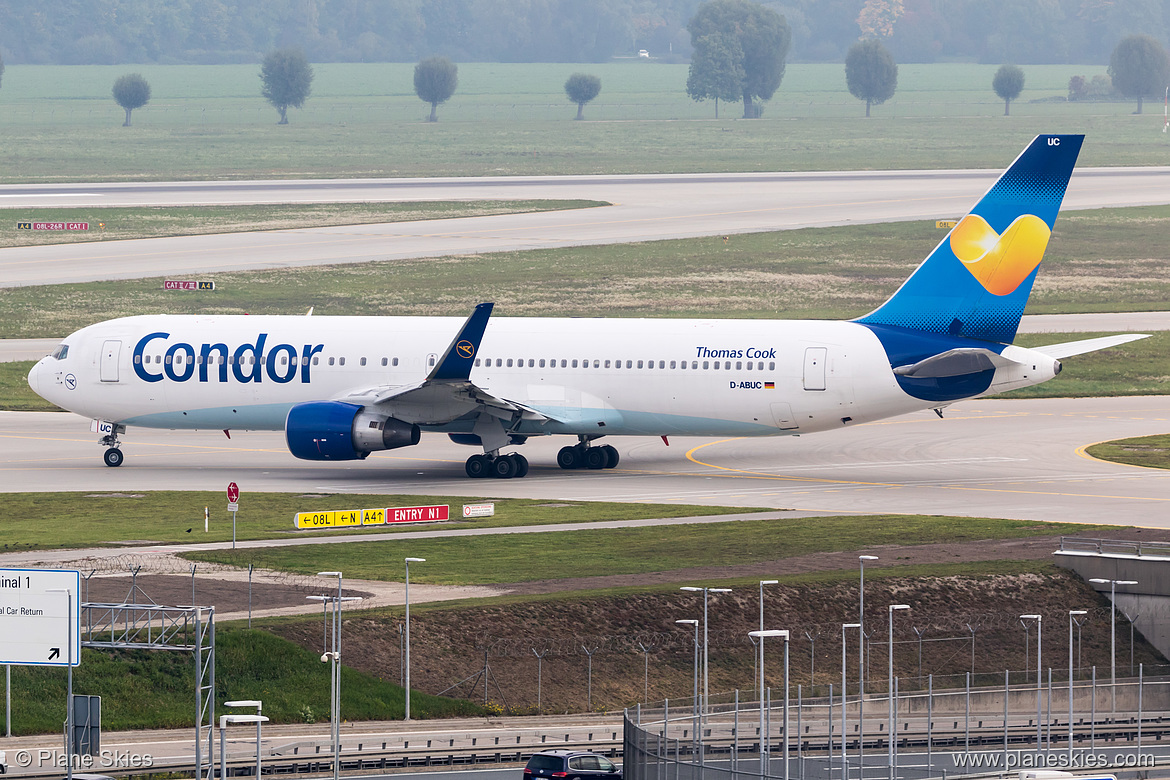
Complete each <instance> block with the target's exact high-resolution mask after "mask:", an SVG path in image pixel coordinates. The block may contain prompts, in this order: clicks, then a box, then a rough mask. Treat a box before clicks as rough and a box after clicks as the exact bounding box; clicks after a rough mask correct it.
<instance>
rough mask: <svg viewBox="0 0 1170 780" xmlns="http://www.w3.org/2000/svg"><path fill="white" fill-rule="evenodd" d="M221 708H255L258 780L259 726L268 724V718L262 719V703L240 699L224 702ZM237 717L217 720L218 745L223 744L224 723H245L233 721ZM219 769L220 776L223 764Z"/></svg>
mask: <svg viewBox="0 0 1170 780" xmlns="http://www.w3.org/2000/svg"><path fill="white" fill-rule="evenodd" d="M223 706H225V707H255V708H256V715H255V716H253V717H255V719H256V780H260V724H261V723H267V722H268V718H265V717H264V702H262V701H260V700H258V699H242V700H240V701H225V702H224V703H223ZM239 717H241V716H239V715H224V716H223V717H221V718H220V719H219V740H220V744H223V736H224V735H223V727H224V724H225V723H246V722H247V721H241V720H235V719H236V718H239ZM225 718H228V719H229V720H224V719H225ZM221 755H222V752H221ZM219 769H220V773H221V776H222V773H223V763H222V762H221V763H220V767H219Z"/></svg>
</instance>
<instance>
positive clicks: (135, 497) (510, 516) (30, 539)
mask: <svg viewBox="0 0 1170 780" xmlns="http://www.w3.org/2000/svg"><path fill="white" fill-rule="evenodd" d="M243 489H244V494H243V496H242V497H241V499H240V511H239V515H238V517H237V523H236V533H237V538H238V539H239V540H241V541H243V540H248V539H281V538H287V537H288V536H293V535H303V536H338V535H346V534H360V533H391V534H393V533H400V532H403V531H417V530H419V528H420V526H418V525H407V526H390V527H386V526H381V527H379V526H367V527H365V528H364V529H363V528H357V529H353V530H348V529H344V530H343V529H339V530H336V531H297V530H294V529H293V515H294V514H295V513H297V512H313V511H324V510H332V509H370V508H375V507H407V506H429V505H433V504H448V505H450V506H451V516H452V517H454V518H460V517H461V514H462V505H463V504H473V503H478V502H481V501H494V502H495V504H496V515H495V517H488V518H483V519H478V520H470V521H463V520H462V519H459V520H455V521H453V522H449V523H442V524H432V525H428V526H422V527H426V528H433V527H439V528H505V527H509V526H517V525H552V524H557V523H589V522H599V521H603V520H640V519H646V518H659V517H702V516H712V515H723V514H738V513H743V512H762V511H767V510H763V509H758V508H749V509H744V508H736V507H710V506H692V505H686V504H681V505H675V504H669V505H667V504H616V503H602V502H591V501H556V502H548V501H536V500H531V499H517V498H491V497H490V496H482V497H463V496H458V497H453V496H413V495H357V494H329V495H322V494H297V493H250V492H248V491H247V485H246V484H245V485H243ZM4 507H5V513H6V515H7V516H8V518H9V519H7V520H5V523H4V539H3V548H2V549H4V550H37V549H53V548H76V547H103V546H109V545H111V544H115V543H118V542H134V543H139V542H140V543H145V544H150V543H154V542H158V543H167V544H174V543H182V542H200V543H203V542H225V541H231V538H232V520H231V515H229V514H228V512H227V498H226V497H225V495H224V494H223V493H222V492H207V491H191V492H185V491H177V490H176V491H143V492H141V493H7V494H5V495H4ZM204 507H208V508H209V513H210V524H209V526H210V532H209V533H204V532H203V510H204Z"/></svg>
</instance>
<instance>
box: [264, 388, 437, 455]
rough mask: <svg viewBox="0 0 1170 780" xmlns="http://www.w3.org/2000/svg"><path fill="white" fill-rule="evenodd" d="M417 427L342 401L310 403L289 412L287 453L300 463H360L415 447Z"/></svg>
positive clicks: (287, 419) (286, 428)
mask: <svg viewBox="0 0 1170 780" xmlns="http://www.w3.org/2000/svg"><path fill="white" fill-rule="evenodd" d="M419 435H420V433H419V428H418V426H417V425H413V424H411V423H406V422H403V421H402V420H397V419H395V418H393V417H389V416H387V415H385V414H378V413H377V412H374V411H371V410H369V409H367V408H366V407H364V406H358V405H357V404H349V403H344V402H342V401H313V402H310V403H304V404H297V405H296V406H294V407H293V408H292V409H289V412H288V417H287V418H286V419H285V422H284V438H285V441H286V442H287V443H288V450H289V452H291V453H292V454H293V455H295V456H296V457H298V458H300V459H302V460H361V459H362V458H365V457H366V456H368V455H369V454H370V453H371V452H374V451H376V450H393V449H397V448H398V447H409V446H411V445H413V444H418V440H419Z"/></svg>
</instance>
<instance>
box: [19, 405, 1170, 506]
mask: <svg viewBox="0 0 1170 780" xmlns="http://www.w3.org/2000/svg"><path fill="white" fill-rule="evenodd" d="M1168 430H1170V398H1168V397H1165V396H1157V397H1152V396H1146V397H1131V398H1105V399H1040V400H1016V401H1004V400H992V399H988V400H974V401H968V402H962V403H958V404H955V405H954V406H951V407H949V408H948V409H947V411H946V419H943V420H939V419H938V418H937V417H935V415H934V414H932V413H928V412H924V413H920V414H915V415H909V416H906V417H902V418H896V419H893V420H888V421H884V422H879V423H872V424H868V425H862V426H858V427H856V428H850V429H844V430H840V431H834V432H829V433H822V434H816V435H811V436H801V437H791V438H769V439H731V440H708V439H683V438H678V439H671V440H670V446H669V447H667V446H664V445H663V443H662V441H661V440H659V439H628V440H627V439H622V438H620V437H616V438H613V439H611V440H607V441H608V442H609V443H612V444H613V445H614V446H616V447H617V448H618V449H619V451H620V452H621V458H622V461H621V465H619V467H618V468H617V469H615V470H613V471H596V472H591V471H572V472H568V471H563V470H561V469H559V468H557V467H556V466H555V461H554V458H555V454H556V450H557V449H558V448H559V447H561V446H563V445H564V444H566V443H569V440H568V439H567V438H564V437H558V438H555V439H554V438H550V439H532V440H530V441H529V443H528V444H526V445H525V446H524V447H523V449H522V451H523V452H524V454H525V455H526V456H527V457H528V458H529V460H530V461H531V462H532V471H531V472H530V474H529V476H528V477H526V478H524V479H512V480H506V481H496V480H470V479H467V478H466V477H465V475H464V473H463V461H464V459H465V458H466V457H467V456H468V455H470V454H471V453H472V452H473V450H472V449H470V448H465V447H459V446H457V445H454V444H452V443H450V442H449V441H448V440H447V438H446V437H445V436H439V435H435V434H426V435H424V437H423V441H422V443H421V444H420V445H418V446H417V447H412V448H407V449H402V450H395V451H391V452H384V453H375V454H374V455H372V456H371V457H370V458H369V459H367V460H365V461H361V462H354V463H347V464H318V463H310V462H305V461H298V460H296V459H294V458H293V457H292V456H291V455H289V454H288V452H287V451H286V449H285V447H284V442H283V436H282V435H281V434H280V433H273V432H259V433H246V432H233V434H232V438H231V439H230V440H229V439H227V438H225V437H224V435H223V433H222V432H219V431H204V432H170V431H151V430H144V429H131V430H130V432H129V433H128V434H126V435H125V436H124V437H123V441H124V445H123V449H124V451H125V452H126V455H127V459H126V464H125V465H124V466H122V467H120V468H117V469H111V468H107V467H105V466H103V465H102V463H101V448H100V447H98V446H96V445H97V441H96V435H93V434H90V433H89V424H88V421H86V420H84V419H82V418H80V417H77V416H74V415H70V414H50V413H31V412H8V413H3V414H0V438H3V439H4V440H5V441H6V443H7V446H6V447H5V448H4V454H3V455H2V456H0V474H2V475H3V477H2V484H3V485H4V488H3V489H4V490H5V491H8V492H11V491H16V490H21V491H47V492H50V491H60V490H73V491H133V490H143V489H147V488H149V489H152V490H168V489H172V490H221V489H222V488H223V486H224V485H226V484H227V483H228V482H229V481H236V482H238V483H239V485H240V487H241V490H242V491H244V493H245V495H246V493H247V492H251V491H290V492H314V493H320V492H328V493H387V494H430V495H436V494H437V495H451V496H456V497H459V496H465V497H482V496H494V497H516V498H534V499H548V500H550V501H558V500H600V501H632V502H659V503H693V504H705V505H721V506H752V507H770V508H777V509H779V508H785V509H793V510H799V511H808V512H824V513H865V514H870V513H913V514H944V515H955V514H957V515H966V516H990V517H1007V518H1019V519H1027V520H1044V521H1069V522H1079V523H1104V524H1111V525H1117V524H1120V525H1139V526H1153V527H1158V528H1170V471H1163V470H1157V469H1143V468H1137V467H1131V466H1124V465H1118V464H1112V463H1105V462H1101V461H1096V460H1093V459H1091V458H1088V457H1087V456H1085V455H1084V454H1083V452H1082V451H1081V450H1082V448H1083V447H1084V446H1086V445H1088V444H1091V443H1093V442H1097V441H1102V440H1108V439H1114V438H1121V437H1129V436H1142V435H1148V434H1155V433H1166V432H1167V431H1168Z"/></svg>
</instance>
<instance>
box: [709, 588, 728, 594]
mask: <svg viewBox="0 0 1170 780" xmlns="http://www.w3.org/2000/svg"><path fill="white" fill-rule="evenodd" d="M707 590H708V592H710V593H731V588H707Z"/></svg>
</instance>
